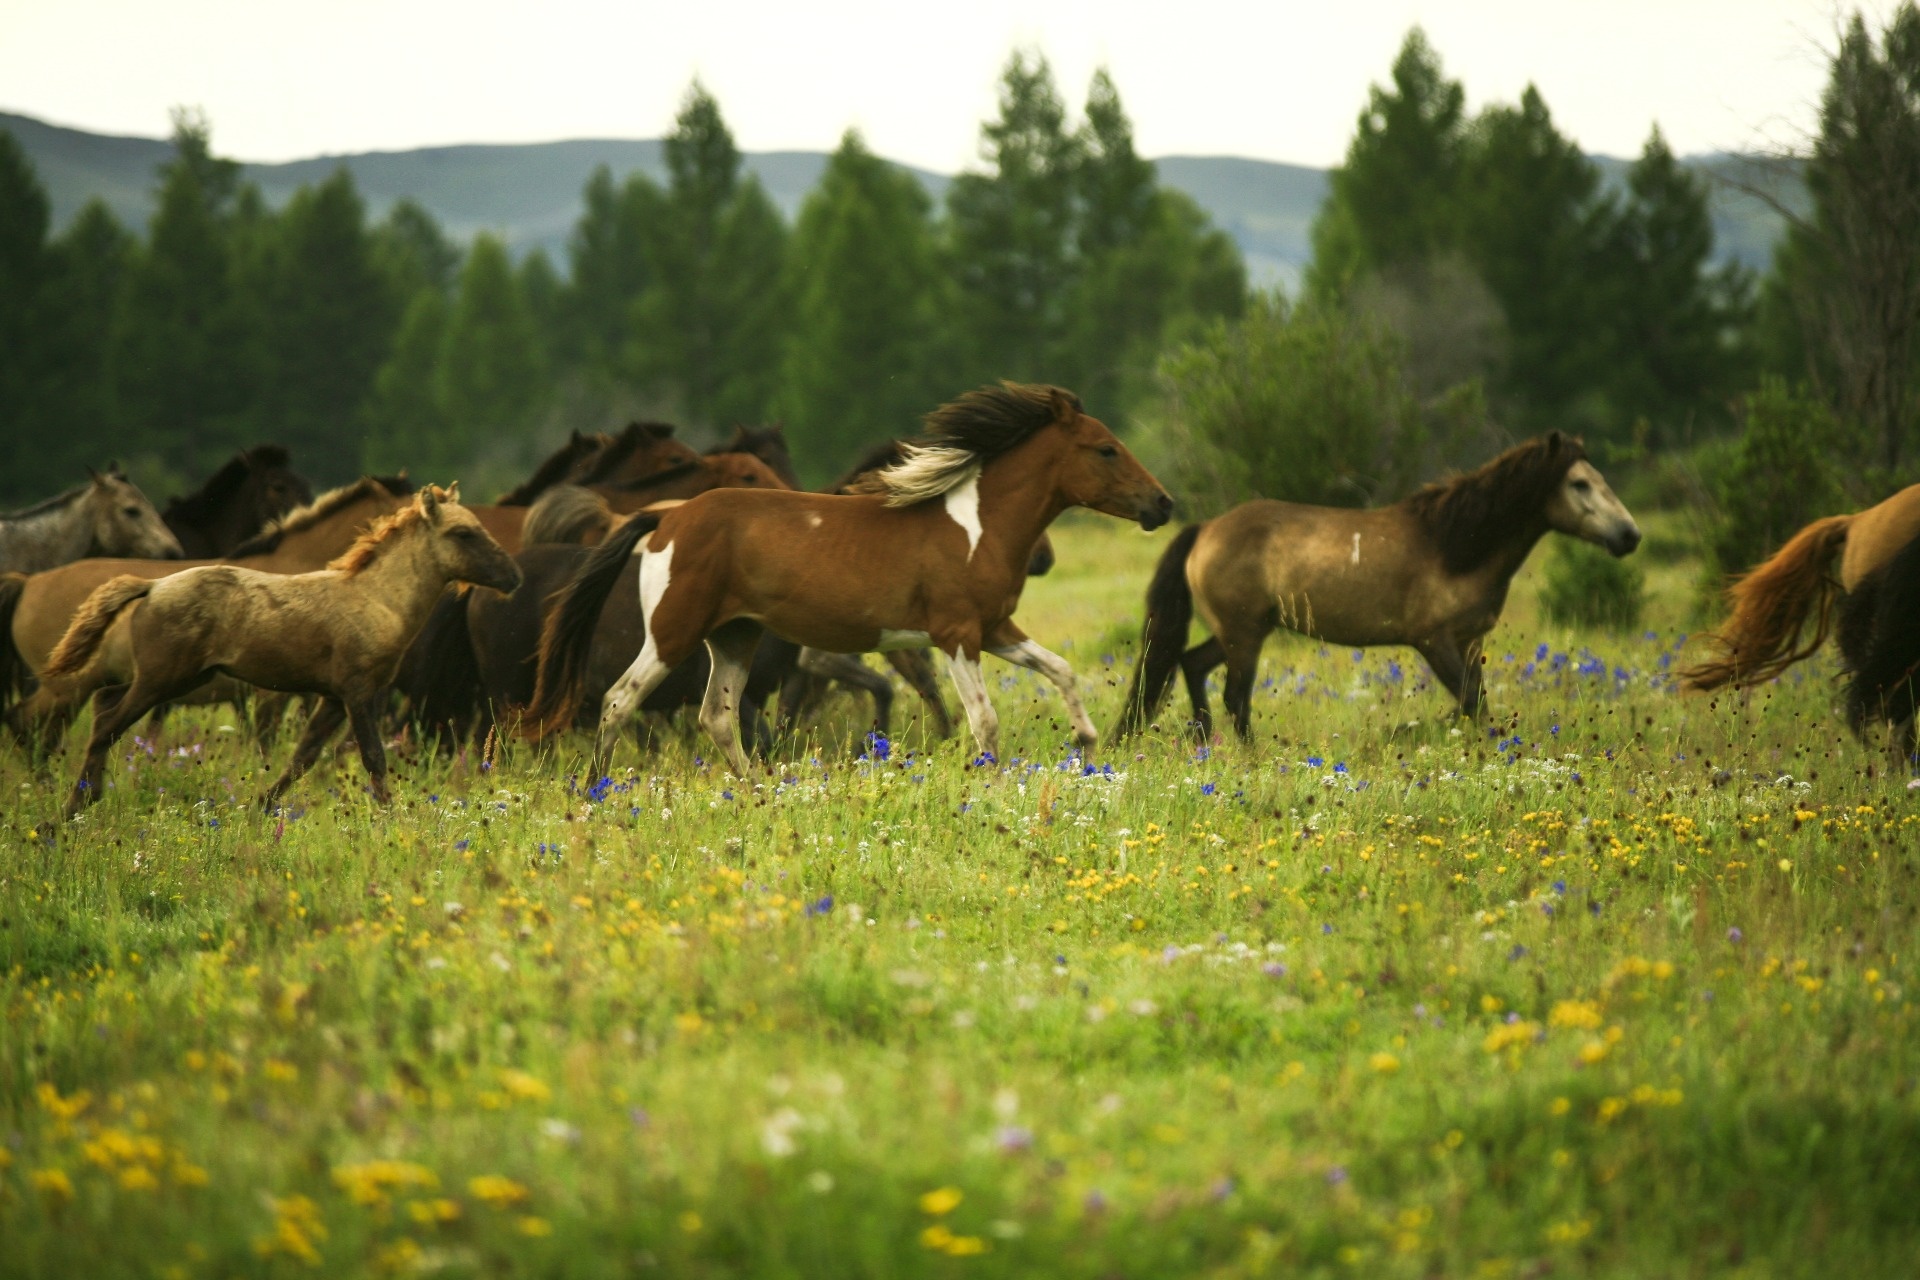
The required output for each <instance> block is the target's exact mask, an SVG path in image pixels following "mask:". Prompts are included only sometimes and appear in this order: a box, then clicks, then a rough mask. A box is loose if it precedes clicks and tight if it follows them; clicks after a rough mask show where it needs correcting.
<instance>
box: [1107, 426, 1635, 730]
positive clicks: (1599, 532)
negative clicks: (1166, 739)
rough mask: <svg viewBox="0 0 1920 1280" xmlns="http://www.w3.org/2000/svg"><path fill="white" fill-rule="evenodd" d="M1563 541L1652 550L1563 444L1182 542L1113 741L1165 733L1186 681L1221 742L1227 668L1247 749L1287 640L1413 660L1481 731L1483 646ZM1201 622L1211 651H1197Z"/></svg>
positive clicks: (1153, 610)
mask: <svg viewBox="0 0 1920 1280" xmlns="http://www.w3.org/2000/svg"><path fill="white" fill-rule="evenodd" d="M1550 530H1552V531H1557V532H1560V533H1565V534H1570V535H1572V536H1573V537H1576V538H1580V539H1582V540H1583V541H1586V542H1593V543H1597V544H1599V545H1600V546H1603V547H1605V548H1606V549H1607V550H1608V551H1611V552H1612V553H1613V554H1614V555H1616V556H1624V555H1626V554H1628V553H1629V552H1631V551H1632V550H1633V549H1634V548H1635V547H1637V546H1639V545H1640V529H1639V526H1638V525H1636V524H1635V523H1634V522H1633V517H1632V516H1631V515H1630V514H1628V512H1627V509H1626V508H1625V507H1624V506H1622V505H1621V504H1620V500H1619V499H1618V498H1616V497H1614V496H1613V490H1611V489H1609V488H1608V487H1607V482H1606V480H1605V478H1604V477H1602V476H1601V474H1600V472H1599V471H1598V470H1596V469H1595V468H1594V466H1593V464H1592V463H1591V462H1589V461H1587V451H1586V449H1585V447H1584V446H1583V445H1582V444H1581V442H1580V441H1579V440H1577V439H1572V438H1569V437H1567V436H1563V435H1561V434H1560V433H1559V432H1557V431H1555V432H1551V433H1549V434H1547V435H1544V436H1540V437H1537V438H1536V439H1533V440H1529V441H1527V442H1526V443H1525V444H1521V445H1518V446H1516V447H1514V448H1512V449H1509V450H1507V452H1505V453H1503V454H1501V455H1500V456H1499V457H1497V458H1495V459H1494V460H1493V461H1492V462H1489V463H1487V464H1486V465H1485V466H1483V467H1481V468H1480V469H1479V470H1478V471H1473V472H1470V473H1468V474H1467V475H1464V476H1460V477H1457V478H1456V479H1453V480H1449V481H1445V482H1442V483H1440V484H1434V485H1428V486H1427V487H1426V488H1424V489H1422V490H1420V491H1419V492H1418V493H1415V494H1414V495H1413V496H1411V497H1409V498H1406V499H1404V500H1402V501H1400V502H1397V503H1394V504H1393V505H1392V506H1389V507H1382V508H1379V509H1378V510H1374V511H1357V510H1347V509H1343V508H1339V507H1314V506H1303V505H1301V504H1298V503H1292V502H1274V501H1270V500H1266V499H1261V500H1258V501H1254V502H1248V503H1243V504H1242V505H1240V506H1237V507H1235V508H1234V509H1233V510H1231V511H1229V512H1227V513H1226V514H1225V515H1223V516H1220V517H1218V518H1216V519H1213V520H1209V521H1207V522H1206V523H1205V524H1199V525H1192V526H1189V527H1188V528H1185V529H1182V530H1181V531H1180V533H1179V535H1178V536H1177V537H1175V538H1174V540H1173V544H1172V545H1171V546H1169V547H1168V548H1167V550H1166V553H1165V554H1164V555H1163V556H1162V557H1161V559H1160V564H1159V567H1158V568H1157V569H1156V570H1155V571H1154V575H1153V581H1152V583H1151V585H1149V586H1148V588H1147V620H1146V625H1145V628H1144V630H1143V633H1142V644H1141V653H1140V662H1139V665H1138V666H1136V667H1135V668H1134V673H1133V684H1132V687H1131V689H1129V690H1128V693H1127V703H1126V709H1125V710H1124V711H1123V712H1122V713H1121V717H1120V724H1119V726H1118V728H1117V729H1116V730H1115V732H1116V734H1117V735H1119V736H1125V735H1126V734H1129V733H1132V732H1134V731H1136V730H1138V729H1139V728H1140V727H1141V725H1142V724H1144V723H1145V722H1146V721H1147V720H1149V719H1150V718H1152V716H1153V714H1154V712H1155V711H1156V710H1157V709H1158V708H1159V706H1160V703H1161V700H1162V699H1164V698H1165V697H1166V694H1167V689H1168V687H1169V686H1170V685H1171V684H1172V683H1173V673H1174V670H1175V668H1176V667H1177V668H1178V669H1179V670H1181V671H1182V672H1183V673H1184V674H1185V676H1186V682H1187V693H1188V695H1189V696H1190V697H1191V698H1192V700H1193V711H1194V719H1195V721H1196V722H1197V725H1198V728H1199V732H1200V733H1201V734H1202V735H1203V736H1206V737H1211V736H1212V733H1213V714H1212V711H1211V710H1210V709H1209V708H1208V706H1207V692H1206V678H1207V673H1208V672H1209V671H1211V670H1213V668H1215V667H1217V666H1219V665H1220V663H1221V662H1225V663H1226V664H1227V687H1226V703H1227V710H1228V712H1229V713H1230V714H1231V715H1232V716H1233V727H1234V729H1235V731H1236V732H1237V733H1238V734H1239V735H1240V737H1241V738H1243V739H1244V738H1246V737H1248V736H1249V735H1250V734H1251V733H1252V704H1253V680H1254V673H1255V671H1256V669H1257V668H1258V666H1259V662H1260V647H1261V645H1263V644H1264V643H1265V642H1266V638H1267V634H1268V633H1269V632H1271V631H1273V630H1275V629H1276V628H1281V627H1284V628H1286V629H1287V630H1289V631H1297V632H1299V633H1301V634H1302V635H1308V636H1312V637H1314V638H1315V639H1318V640H1325V641H1328V642H1329V643H1332V644H1341V645H1354V646H1359V647H1365V646H1369V645H1381V644H1405V645H1412V646H1413V648H1414V649H1416V650H1417V651H1418V652H1419V653H1420V656H1421V657H1423V658H1425V659H1426V660H1427V663H1428V665H1429V666H1431V667H1432V668H1433V672H1434V674H1435V675H1436V676H1438V677H1439V678H1440V682H1441V683H1442V684H1444V685H1445V686H1446V687H1447V689H1448V691H1449V692H1451V693H1452V694H1453V695H1454V697H1455V698H1457V699H1458V700H1459V703H1460V709H1461V710H1462V711H1464V712H1466V713H1467V714H1468V715H1476V716H1477V715H1479V714H1480V713H1481V711H1482V709H1483V706H1484V699H1483V697H1482V695H1481V689H1480V665H1481V660H1480V642H1481V639H1482V638H1483V637H1484V636H1485V635H1486V634H1487V632H1489V631H1491V630H1492V629H1493V624H1494V623H1495V622H1497V621H1498V620H1499V618H1500V610H1501V608H1502V607H1503V606H1504V605H1505V604H1506V600H1507V587H1508V584H1509V583H1511V582H1512V581H1513V575H1514V574H1515V573H1517V572H1519V570H1520V566H1521V565H1522V564H1523V563H1525V561H1526V558H1527V556H1528V554H1529V553H1530V552H1532V550H1533V547H1534V544H1535V543H1537V542H1539V541H1540V539H1541V538H1542V537H1544V536H1546V534H1547V533H1548V531H1550ZM1196 609H1197V610H1198V611H1199V614H1200V619H1201V621H1202V622H1204V623H1205V624H1206V626H1207V629H1208V630H1209V631H1211V632H1213V639H1211V640H1209V641H1207V642H1206V643H1205V644H1201V645H1197V646H1195V647H1194V648H1192V649H1187V648H1186V643H1187V624H1188V622H1189V620H1190V619H1191V618H1192V615H1193V613H1194V611H1195V610H1196ZM1183 650H1184V652H1182V651H1183Z"/></svg>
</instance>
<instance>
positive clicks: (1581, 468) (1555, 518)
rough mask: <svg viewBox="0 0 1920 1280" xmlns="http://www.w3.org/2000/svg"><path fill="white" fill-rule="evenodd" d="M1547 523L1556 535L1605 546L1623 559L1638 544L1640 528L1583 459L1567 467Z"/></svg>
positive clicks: (1595, 470)
mask: <svg viewBox="0 0 1920 1280" xmlns="http://www.w3.org/2000/svg"><path fill="white" fill-rule="evenodd" d="M1547 523H1548V524H1549V525H1550V526H1552V527H1553V528H1554V529H1555V530H1557V531H1558V532H1560V533H1564V534H1569V535H1571V536H1573V537H1575V538H1579V539H1580V540H1581V541H1583V542H1591V543H1594V544H1595V545H1597V546H1602V547H1605V548H1606V549H1607V550H1608V551H1610V552H1612V553H1613V554H1614V555H1616V556H1624V555H1626V554H1628V553H1629V552H1631V551H1632V550H1633V549H1634V548H1635V547H1637V546H1639V545H1640V526H1639V525H1637V524H1635V523H1634V520H1633V515H1632V513H1630V512H1629V511H1628V510H1627V508H1626V505H1625V504H1624V503H1622V502H1621V501H1620V499H1619V498H1617V497H1615V496H1614V493H1613V490H1612V489H1611V488H1610V487H1608V485H1607V480H1606V477H1605V476H1603V475H1601V474H1600V471H1599V469H1598V468H1597V467H1595V466H1594V465H1593V464H1592V463H1591V462H1588V461H1586V460H1585V459H1584V458H1583V459H1581V460H1580V461H1579V462H1576V463H1574V464H1573V465H1572V466H1571V467H1568V468H1567V474H1566V476H1565V477H1564V478H1563V479H1562V480H1561V481H1560V487H1559V488H1558V489H1557V490H1555V491H1554V495H1553V501H1552V502H1550V503H1548V504H1547Z"/></svg>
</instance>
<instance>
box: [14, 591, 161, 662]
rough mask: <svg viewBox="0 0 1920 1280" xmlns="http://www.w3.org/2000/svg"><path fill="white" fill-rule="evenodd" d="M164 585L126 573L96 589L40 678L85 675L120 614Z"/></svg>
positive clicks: (57, 645) (75, 618)
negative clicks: (157, 586)
mask: <svg viewBox="0 0 1920 1280" xmlns="http://www.w3.org/2000/svg"><path fill="white" fill-rule="evenodd" d="M160 581H161V580H160V579H158V578H136V577H134V576H133V575H132V574H130V573H123V574H121V575H120V576H119V577H117V578H112V579H109V580H108V581H106V582H104V583H102V584H100V585H99V586H98V587H95V588H94V591H93V594H92V595H90V596H88V597H87V598H86V601H85V603H83V604H82V605H81V606H80V612H79V613H78V614H76V615H75V616H74V619H73V623H72V625H70V626H69V627H68V628H67V634H65V635H63V636H61V637H60V643H59V644H56V645H54V646H53V653H52V654H51V655H49V656H48V658H47V665H46V666H44V667H42V668H41V669H40V678H41V679H42V680H59V679H62V678H64V677H66V676H72V675H78V674H80V673H81V672H82V671H85V670H86V669H87V663H89V662H91V661H92V660H93V653H94V650H96V649H98V648H99V647H100V641H101V640H102V639H104V638H105V637H106V634H107V629H108V628H109V627H111V626H112V625H113V620H114V619H115V618H117V617H119V616H120V611H121V610H123V609H125V608H126V607H127V606H128V605H130V604H132V603H133V602H134V601H135V600H142V599H145V598H146V595H147V593H148V592H149V591H152V590H153V589H154V587H155V586H156V585H158V584H159V582H160Z"/></svg>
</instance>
